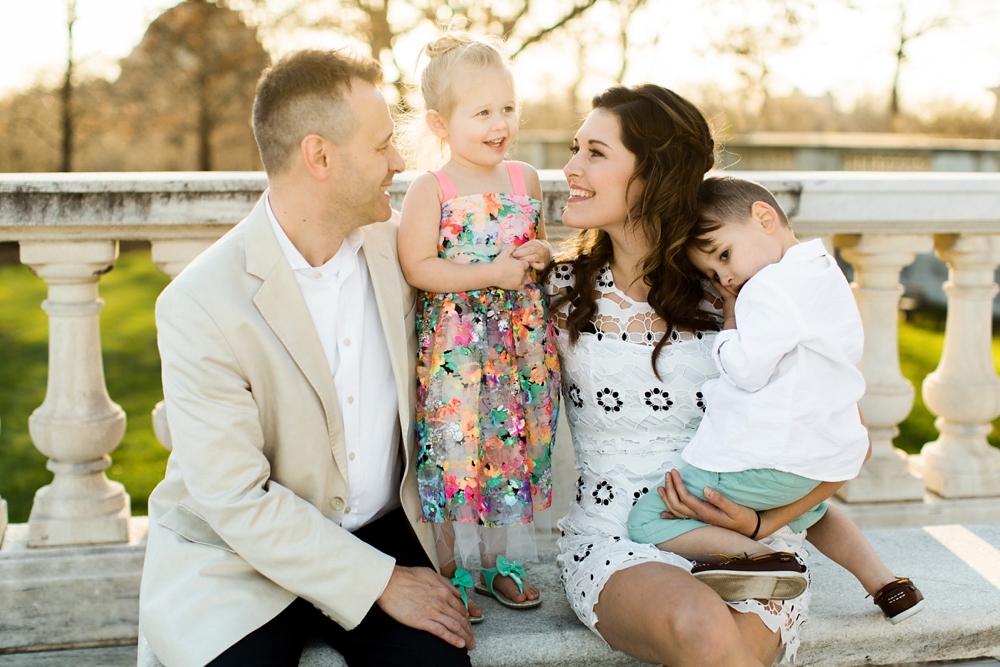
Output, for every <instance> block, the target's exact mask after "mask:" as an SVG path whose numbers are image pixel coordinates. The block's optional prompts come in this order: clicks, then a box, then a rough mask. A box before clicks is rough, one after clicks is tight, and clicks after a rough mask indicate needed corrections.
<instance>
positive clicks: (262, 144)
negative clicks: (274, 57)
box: [253, 49, 382, 176]
mask: <svg viewBox="0 0 1000 667" xmlns="http://www.w3.org/2000/svg"><path fill="white" fill-rule="evenodd" d="M352 79H360V80H362V81H367V82H368V83H370V84H372V85H374V86H378V85H379V84H381V83H382V66H381V65H379V63H378V62H377V61H375V60H372V59H371V58H363V57H358V56H355V55H353V54H352V53H350V52H348V51H344V50H340V51H331V50H324V49H306V50H303V51H295V52H292V53H289V54H288V55H286V56H285V57H283V58H282V59H281V60H279V61H278V62H276V63H275V64H274V65H272V66H271V67H268V68H267V69H265V70H264V71H263V73H262V74H261V76H260V80H258V81H257V95H256V97H255V98H254V101H253V134H254V138H256V139H257V148H258V149H259V150H260V159H261V162H263V163H264V171H266V172H267V173H268V175H270V176H274V175H277V174H280V173H281V172H282V171H284V170H285V168H286V167H287V166H288V164H289V161H290V158H291V156H292V154H293V153H294V152H295V151H296V150H298V147H299V144H300V143H301V142H302V139H303V137H305V136H306V135H309V134H319V135H321V136H323V137H325V138H327V139H329V140H330V141H332V142H334V143H337V144H340V143H343V142H344V141H346V140H347V138H349V137H350V135H351V133H352V132H353V130H354V125H355V122H356V119H355V118H353V116H352V115H351V113H350V110H349V109H348V108H347V104H346V100H345V96H346V95H347V94H348V93H349V92H350V90H351V80H352Z"/></svg>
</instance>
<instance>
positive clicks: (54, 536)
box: [21, 241, 131, 547]
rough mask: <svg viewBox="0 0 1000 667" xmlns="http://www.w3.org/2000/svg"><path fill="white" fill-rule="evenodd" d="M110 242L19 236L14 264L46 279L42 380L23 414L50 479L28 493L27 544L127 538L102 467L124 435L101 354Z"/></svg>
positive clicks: (121, 501)
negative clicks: (36, 402)
mask: <svg viewBox="0 0 1000 667" xmlns="http://www.w3.org/2000/svg"><path fill="white" fill-rule="evenodd" d="M117 256H118V244H117V242H114V241H97V242H94V241H59V242H48V241H45V242H22V243H21V262H22V263H24V264H27V265H28V266H30V267H31V269H32V270H33V271H34V272H35V273H36V274H37V275H38V276H39V277H40V278H42V279H43V280H44V281H45V282H46V283H47V284H48V288H49V289H48V299H46V300H45V301H44V302H43V303H42V309H43V310H45V312H46V313H47V314H48V316H49V378H48V385H47V388H46V391H45V400H44V401H43V402H42V405H41V406H40V407H38V409H36V410H35V411H34V412H33V413H32V415H31V417H30V418H29V419H28V430H29V432H30V433H31V439H32V440H33V441H34V443H35V446H36V447H37V448H38V450H39V451H41V452H42V453H43V454H45V455H46V456H48V457H49V462H48V465H47V467H48V469H49V470H51V471H52V472H53V473H55V477H54V478H53V480H52V483H51V484H49V485H47V486H43V487H42V488H40V489H38V491H37V492H36V493H35V501H34V504H33V505H32V507H31V515H30V516H29V518H28V527H29V528H28V531H29V532H28V545H29V546H32V547H47V546H63V545H70V544H99V543H104V542H127V541H128V537H129V533H128V531H129V516H130V507H131V505H130V499H129V496H128V494H127V493H126V492H125V487H123V486H122V485H121V484H119V483H118V482H112V481H110V480H109V479H108V478H107V476H105V474H104V471H105V470H106V469H107V468H108V466H110V465H111V457H109V456H108V454H109V453H110V452H111V451H112V450H113V449H114V448H115V447H117V446H118V443H119V442H121V439H122V436H123V435H124V434H125V413H124V412H123V411H122V409H121V407H119V406H118V405H117V404H115V403H113V402H112V401H111V399H110V398H109V397H108V390H107V388H106V386H105V384H104V362H103V359H102V357H101V330H100V321H99V315H100V312H101V308H103V306H104V302H103V301H102V300H101V299H99V298H98V296H97V281H98V280H99V279H100V277H101V275H102V274H104V273H107V272H108V271H109V270H110V269H111V267H112V266H114V262H115V259H116V258H117Z"/></svg>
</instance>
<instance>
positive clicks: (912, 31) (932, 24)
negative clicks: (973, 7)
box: [889, 0, 957, 122]
mask: <svg viewBox="0 0 1000 667" xmlns="http://www.w3.org/2000/svg"><path fill="white" fill-rule="evenodd" d="M898 7H899V19H898V20H897V22H896V36H897V44H896V69H895V71H894V72H893V75H892V94H891V97H890V101H889V115H890V116H891V118H892V121H893V122H895V121H896V119H897V118H898V117H899V74H900V71H901V70H902V69H903V61H904V60H906V47H907V46H909V45H910V44H912V43H913V41H914V40H916V39H919V38H921V37H923V36H924V35H926V34H927V33H929V32H933V31H935V30H940V29H942V28H947V27H950V26H952V25H954V24H955V22H956V20H957V19H956V15H955V10H956V9H957V0H952V2H951V4H950V6H949V9H948V11H945V12H942V13H941V14H938V15H936V16H932V17H930V18H928V19H925V20H924V21H922V22H920V23H918V24H916V25H911V23H910V21H909V20H908V16H907V14H908V12H907V9H908V0H899V5H898Z"/></svg>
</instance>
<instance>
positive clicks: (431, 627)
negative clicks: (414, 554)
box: [375, 565, 476, 651]
mask: <svg viewBox="0 0 1000 667" xmlns="http://www.w3.org/2000/svg"><path fill="white" fill-rule="evenodd" d="M375 604H377V605H378V606H379V607H380V608H381V609H382V611H384V612H385V613H386V614H388V615H389V616H391V617H392V618H394V619H395V620H397V621H399V622H400V623H402V624H403V625H406V626H409V627H411V628H416V629H417V630H423V631H424V632H429V633H431V634H432V635H434V636H435V637H440V638H441V639H443V640H444V641H446V642H448V643H449V644H451V645H452V646H456V647H458V648H467V649H469V650H470V651H471V650H472V649H474V648H476V640H475V638H474V637H473V636H472V626H471V625H469V612H468V611H466V609H465V605H463V604H462V594H461V593H459V591H458V589H457V588H455V587H454V586H452V585H451V583H450V582H449V581H448V580H447V579H445V578H444V577H442V576H441V575H439V574H438V573H437V572H435V571H434V570H431V569H429V568H426V567H400V566H399V565H397V566H395V568H393V570H392V576H391V577H390V578H389V583H388V585H386V587H385V591H384V592H383V593H382V597H380V598H379V599H378V600H376V601H375Z"/></svg>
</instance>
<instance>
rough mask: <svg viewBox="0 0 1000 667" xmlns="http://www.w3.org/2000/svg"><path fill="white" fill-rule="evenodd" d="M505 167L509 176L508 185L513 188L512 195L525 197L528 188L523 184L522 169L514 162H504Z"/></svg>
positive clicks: (519, 164)
mask: <svg viewBox="0 0 1000 667" xmlns="http://www.w3.org/2000/svg"><path fill="white" fill-rule="evenodd" d="M504 164H505V165H507V174H509V175H510V184H511V185H512V186H513V187H514V194H516V195H527V194H528V188H527V186H526V185H525V184H524V167H523V166H522V165H521V163H520V162H518V161H516V160H508V161H507V162H504Z"/></svg>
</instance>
